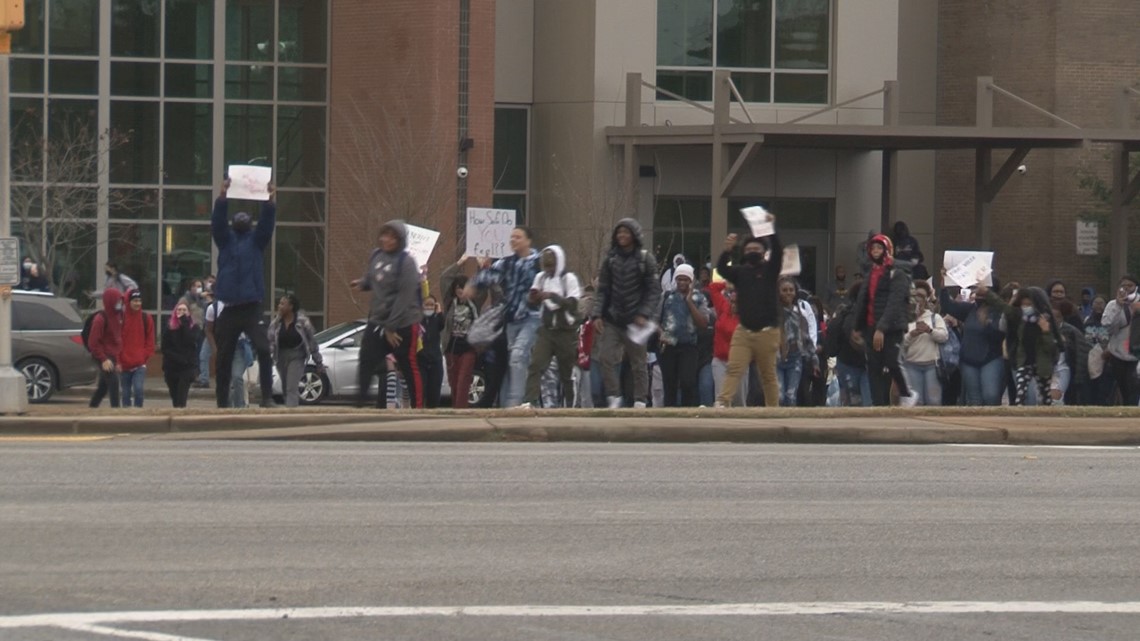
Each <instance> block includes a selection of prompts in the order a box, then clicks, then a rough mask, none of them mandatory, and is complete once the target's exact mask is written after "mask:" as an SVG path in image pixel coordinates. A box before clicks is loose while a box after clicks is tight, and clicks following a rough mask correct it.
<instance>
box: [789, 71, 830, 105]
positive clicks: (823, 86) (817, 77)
mask: <svg viewBox="0 0 1140 641" xmlns="http://www.w3.org/2000/svg"><path fill="white" fill-rule="evenodd" d="M827 85H828V77H827V74H822V73H814V74H806V73H804V74H795V73H778V74H776V102H786V103H797V102H799V103H807V104H813V105H820V104H827Z"/></svg>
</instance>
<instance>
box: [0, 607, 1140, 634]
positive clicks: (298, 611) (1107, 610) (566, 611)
mask: <svg viewBox="0 0 1140 641" xmlns="http://www.w3.org/2000/svg"><path fill="white" fill-rule="evenodd" d="M823 614H915V615H918V614H1140V601H1122V602H1105V601H911V602H890V601H886V602H883V601H834V602H826V601H825V602H798V603H796V602H792V603H721V604H708V605H597V606H590V605H471V606H426V607H318V608H274V609H268V608H262V609H249V610H155V611H136V612H75V613H58V614H31V615H17V616H2V617H0V629H5V628H32V627H62V628H74V627H75V626H99V625H102V624H109V623H118V624H124V623H167V622H179V623H184V622H191V621H266V620H288V619H349V618H385V617H463V616H467V617H634V616H685V617H698V616H701V617H717V616H754V617H755V616H789V615H791V616H804V615H823ZM127 633H130V634H133V632H127ZM140 634H148V633H140ZM137 638H143V639H150V638H154V639H155V640H156V641H174V640H176V639H178V640H181V639H183V637H137Z"/></svg>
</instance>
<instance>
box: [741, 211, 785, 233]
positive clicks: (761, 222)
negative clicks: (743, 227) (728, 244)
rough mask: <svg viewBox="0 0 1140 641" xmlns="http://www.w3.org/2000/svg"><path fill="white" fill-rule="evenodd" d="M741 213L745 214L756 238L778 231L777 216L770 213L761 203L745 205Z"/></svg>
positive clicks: (745, 218)
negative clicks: (752, 205)
mask: <svg viewBox="0 0 1140 641" xmlns="http://www.w3.org/2000/svg"><path fill="white" fill-rule="evenodd" d="M740 213H741V214H742V215H743V216H744V220H746V221H748V228H749V229H750V230H752V235H753V236H755V237H756V238H763V237H764V236H771V235H772V234H774V233H776V224H775V221H776V217H775V216H773V215H772V214H769V213H768V210H767V209H764V208H763V207H761V206H760V205H756V206H755V207H745V208H744V209H741V210H740Z"/></svg>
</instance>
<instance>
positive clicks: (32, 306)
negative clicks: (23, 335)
mask: <svg viewBox="0 0 1140 641" xmlns="http://www.w3.org/2000/svg"><path fill="white" fill-rule="evenodd" d="M63 302H64V301H60V300H57V299H51V298H43V299H39V298H32V299H30V300H29V299H20V298H17V299H15V300H13V301H12V329H14V330H15V331H17V332H22V331H29V330H32V331H34V330H40V331H45V330H73V329H80V328H82V327H83V319H81V318H80V317H79V313H78V312H77V311H75V310H73V309H71V308H69V307H67V306H66V305H64V304H62V303H63Z"/></svg>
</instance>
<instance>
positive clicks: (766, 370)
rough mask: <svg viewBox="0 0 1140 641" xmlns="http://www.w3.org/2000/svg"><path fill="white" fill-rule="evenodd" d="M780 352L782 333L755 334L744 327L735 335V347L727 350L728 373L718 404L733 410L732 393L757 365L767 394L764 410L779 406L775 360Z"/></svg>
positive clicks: (738, 329) (732, 346)
mask: <svg viewBox="0 0 1140 641" xmlns="http://www.w3.org/2000/svg"><path fill="white" fill-rule="evenodd" d="M779 352H780V329H779V328H778V327H770V328H767V329H762V330H760V331H757V332H754V331H751V330H748V329H745V328H744V327H743V326H739V327H737V328H736V331H735V332H733V333H732V343H731V344H730V345H729V348H728V372H727V373H726V374H725V375H724V385H723V386H722V387H721V391H720V395H719V396H717V399H716V401H717V403H720V404H721V405H724V406H725V407H731V406H732V397H733V393H734V392H735V390H736V387H737V385H739V384H740V379H741V378H742V377H743V376H744V374H745V373H746V372H747V371H748V365H749V364H750V363H751V362H752V361H756V369H758V370H760V387H761V388H763V390H764V406H765V407H779V406H780V384H779V382H778V381H777V380H776V356H777V355H778V354H779Z"/></svg>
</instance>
